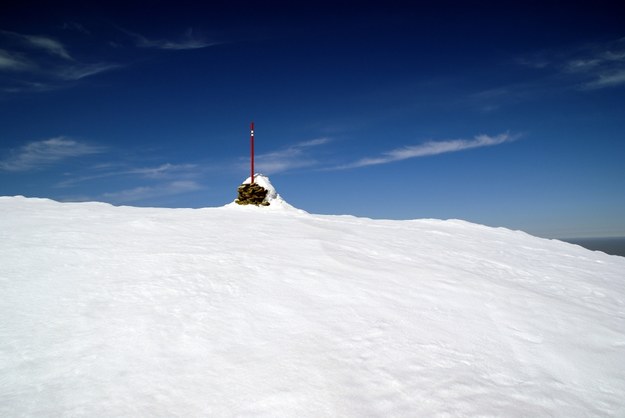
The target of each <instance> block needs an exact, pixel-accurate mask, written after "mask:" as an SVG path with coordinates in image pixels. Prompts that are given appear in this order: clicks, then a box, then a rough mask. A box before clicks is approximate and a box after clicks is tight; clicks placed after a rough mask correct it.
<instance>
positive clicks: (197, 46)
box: [0, 1, 625, 237]
mask: <svg viewBox="0 0 625 418" xmlns="http://www.w3.org/2000/svg"><path fill="white" fill-rule="evenodd" d="M198 3H206V4H204V5H198V4H195V2H184V1H177V2H149V3H147V2H146V3H141V2H124V3H121V4H120V5H117V4H116V3H114V2H113V3H112V2H107V3H106V4H102V5H94V4H92V3H90V4H89V5H88V6H84V5H83V6H81V7H76V6H72V5H64V4H61V3H57V4H54V5H53V6H52V5H48V6H41V5H38V4H34V3H33V4H27V3H24V2H20V3H19V4H18V5H3V6H2V13H0V195H25V196H32V197H48V198H52V199H56V200H61V201H73V200H78V201H82V200H98V201H105V202H110V203H113V204H124V205H136V206H165V207H205V206H221V205H223V204H225V203H228V202H230V201H232V200H233V199H234V198H235V197H236V187H237V186H238V185H239V184H240V183H241V181H242V180H244V179H245V178H246V177H247V176H248V171H249V169H248V152H249V129H248V128H249V123H250V121H251V120H254V122H255V124H256V150H257V171H259V172H263V173H264V174H267V175H269V176H270V177H271V179H272V182H273V183H274V185H275V186H276V188H277V189H278V191H279V192H280V193H281V195H282V196H283V197H284V198H285V199H286V200H287V201H288V202H290V203H291V204H293V205H294V206H296V207H299V208H302V209H304V210H307V211H309V212H313V213H327V214H353V215H357V216H368V217H374V218H392V219H411V218H424V217H427V218H442V219H447V218H460V219H465V220H469V221H473V222H478V223H482V224H486V225H492V226H504V227H508V228H513V229H522V230H525V231H527V232H529V233H532V234H535V235H539V236H545V237H583V236H624V235H625V192H624V191H623V190H624V189H625V187H624V185H625V26H623V16H624V14H623V12H622V10H620V9H619V2H586V4H575V5H571V4H567V3H570V2H562V3H560V4H558V3H555V2H545V1H541V2H527V1H523V2H514V3H513V2H507V3H506V2H504V4H501V3H498V4H497V5H496V4H490V3H488V2H467V1H462V2H460V1H458V2H442V1H429V2H418V1H417V2H393V1H385V2H379V4H378V5H368V4H367V3H362V2H332V3H323V2H310V3H308V4H306V3H305V2H253V3H251V4H249V3H245V2H232V1H230V2H198ZM408 3H410V4H409V5H408Z"/></svg>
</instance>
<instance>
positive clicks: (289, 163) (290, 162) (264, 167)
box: [255, 138, 330, 174]
mask: <svg viewBox="0 0 625 418" xmlns="http://www.w3.org/2000/svg"><path fill="white" fill-rule="evenodd" d="M328 142H330V139H329V138H316V139H312V140H309V141H304V142H299V143H297V144H295V145H291V146H290V147H287V148H284V149H281V150H277V151H273V152H268V153H265V154H259V155H257V156H256V157H255V163H256V164H255V165H256V168H258V170H259V171H261V172H262V173H264V174H275V173H279V172H284V171H288V170H292V169H296V168H305V167H312V166H315V165H317V164H318V163H319V162H318V161H317V160H316V159H315V158H313V157H312V156H310V155H309V152H308V151H309V150H310V149H311V148H313V147H318V146H320V145H324V144H327V143H328Z"/></svg>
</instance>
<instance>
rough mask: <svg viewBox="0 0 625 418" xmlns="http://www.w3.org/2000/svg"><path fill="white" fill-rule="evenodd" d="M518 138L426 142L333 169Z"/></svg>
mask: <svg viewBox="0 0 625 418" xmlns="http://www.w3.org/2000/svg"><path fill="white" fill-rule="evenodd" d="M517 138H518V136H516V135H510V134H509V133H503V134H500V135H497V136H489V135H477V136H475V137H474V138H473V139H452V140H448V141H428V142H425V143H423V144H419V145H409V146H405V147H401V148H396V149H393V150H391V151H387V152H385V153H383V154H382V155H381V156H379V157H368V158H362V159H360V160H358V161H355V162H353V163H349V164H345V165H341V166H339V167H336V168H335V169H349V168H359V167H367V166H371V165H380V164H389V163H393V162H396V161H403V160H407V159H410V158H419V157H427V156H431V155H438V154H445V153H450V152H458V151H464V150H467V149H472V148H481V147H491V146H495V145H499V144H503V143H506V142H512V141H514V140H516V139H517Z"/></svg>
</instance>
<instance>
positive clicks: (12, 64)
mask: <svg viewBox="0 0 625 418" xmlns="http://www.w3.org/2000/svg"><path fill="white" fill-rule="evenodd" d="M30 69H32V63H31V62H29V61H28V60H26V59H24V58H22V57H19V56H16V55H15V54H12V53H10V52H8V51H6V50H4V49H0V70H7V71H26V70H30Z"/></svg>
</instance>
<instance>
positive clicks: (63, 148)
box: [0, 136, 104, 171]
mask: <svg viewBox="0 0 625 418" xmlns="http://www.w3.org/2000/svg"><path fill="white" fill-rule="evenodd" d="M103 151H104V148H102V147H99V146H94V145H91V144H87V143H84V142H79V141H76V140H74V139H71V138H67V137H64V136H58V137H55V138H50V139H46V140H43V141H35V142H30V143H28V144H26V145H24V146H22V147H21V148H19V149H16V150H13V151H12V152H10V153H9V156H7V157H6V158H4V159H3V160H0V170H4V171H30V170H36V169H41V168H46V167H49V166H51V165H54V164H56V163H59V162H61V161H64V160H67V159H70V158H76V157H81V156H85V155H90V154H97V153H101V152H103Z"/></svg>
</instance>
